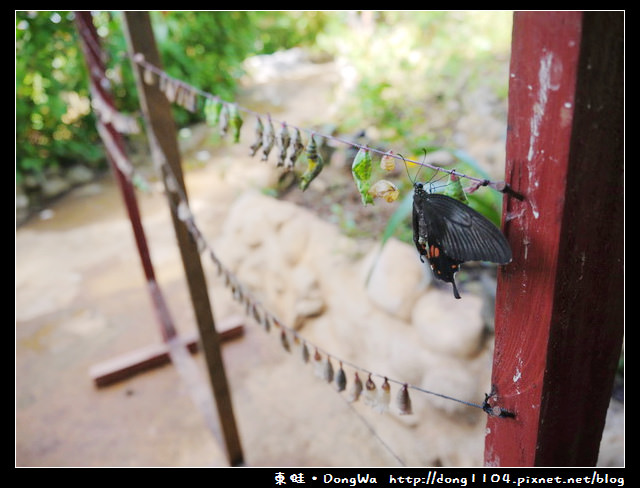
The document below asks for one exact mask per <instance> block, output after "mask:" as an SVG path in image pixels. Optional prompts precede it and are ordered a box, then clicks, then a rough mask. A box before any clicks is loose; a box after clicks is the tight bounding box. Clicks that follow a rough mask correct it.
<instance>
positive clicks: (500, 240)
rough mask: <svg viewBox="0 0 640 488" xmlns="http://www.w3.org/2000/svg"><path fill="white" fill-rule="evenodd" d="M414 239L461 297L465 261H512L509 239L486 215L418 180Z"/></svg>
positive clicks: (455, 292) (435, 270)
mask: <svg viewBox="0 0 640 488" xmlns="http://www.w3.org/2000/svg"><path fill="white" fill-rule="evenodd" d="M413 242H414V243H415V246H416V249H417V250H418V252H419V253H420V260H421V261H423V256H425V257H426V258H427V260H428V261H429V265H430V266H431V269H432V271H433V274H434V276H435V277H436V278H438V279H440V280H442V281H445V282H447V283H451V284H452V286H453V294H454V296H455V297H456V298H460V294H459V293H458V288H457V286H456V282H455V274H456V273H457V272H458V270H459V269H460V264H462V263H463V262H465V261H491V262H494V263H498V264H506V263H508V262H509V261H511V249H510V248H509V243H508V242H507V240H506V239H505V237H504V236H503V235H502V233H501V232H500V230H499V229H498V228H497V227H496V226H495V225H493V224H492V223H491V222H490V221H489V220H488V219H487V218H486V217H484V216H483V215H482V214H480V213H478V212H477V211H475V210H474V209H472V208H471V207H469V206H468V205H465V204H464V203H462V202H460V201H458V200H456V199H454V198H451V197H449V196H446V195H441V194H438V193H429V192H427V191H426V190H425V189H424V185H423V184H422V183H415V184H414V194H413Z"/></svg>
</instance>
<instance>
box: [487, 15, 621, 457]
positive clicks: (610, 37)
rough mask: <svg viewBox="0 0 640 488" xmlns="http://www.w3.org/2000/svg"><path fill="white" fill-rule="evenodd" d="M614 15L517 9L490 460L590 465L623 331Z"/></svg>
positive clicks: (618, 23)
mask: <svg viewBox="0 0 640 488" xmlns="http://www.w3.org/2000/svg"><path fill="white" fill-rule="evenodd" d="M623 39H624V13H623V12H518V13H516V14H515V16H514V26H513V41H512V54H511V67H510V85H509V115H508V132H507V147H506V150H507V154H506V157H507V167H506V180H507V182H508V183H509V184H510V185H511V186H512V187H513V189H514V190H515V191H517V192H519V193H520V194H522V195H524V197H525V198H524V200H523V201H522V202H521V201H518V200H516V199H514V198H509V197H505V206H504V212H503V221H504V222H505V223H504V230H505V233H506V235H507V237H508V239H509V241H510V243H511V245H512V250H513V254H514V259H513V262H512V263H511V264H509V265H508V266H505V267H503V269H502V270H501V271H500V273H499V277H498V292H497V299H496V324H495V329H496V337H495V341H496V342H495V355H494V363H493V373H492V383H493V385H494V387H495V397H494V398H493V399H492V400H493V401H495V402H497V404H499V405H500V406H502V407H504V408H506V409H508V410H510V411H513V412H515V414H516V417H515V418H514V419H505V418H494V417H490V418H489V420H488V423H487V432H488V433H487V435H486V440H485V464H486V465H489V466H594V465H595V464H596V461H597V456H598V450H599V445H600V440H601V436H602V431H603V428H604V422H605V416H606V411H607V408H608V405H609V400H610V397H611V391H612V385H613V379H614V374H615V369H616V365H617V362H618V359H619V356H620V352H621V346H622V340H623V320H624V312H623V306H624V303H623V299H624V277H623V274H624V270H623V256H624V235H623V232H624V217H623V215H624V197H623V192H624V187H623V182H624V179H623V162H624V144H623V128H624V127H623V123H624V113H623V109H624V100H623V93H624V92H623V88H624V69H623V67H624V51H623Z"/></svg>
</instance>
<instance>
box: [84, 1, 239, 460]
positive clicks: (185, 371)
mask: <svg viewBox="0 0 640 488" xmlns="http://www.w3.org/2000/svg"><path fill="white" fill-rule="evenodd" d="M124 18H125V27H126V33H127V41H128V44H129V50H130V52H131V53H142V54H143V55H144V56H145V58H146V59H148V60H149V61H150V62H152V63H153V64H155V65H156V66H161V63H160V58H159V54H158V52H157V48H156V45H155V39H154V37H153V31H152V29H151V23H150V19H149V13H148V12H125V13H124ZM76 24H77V27H78V31H79V32H80V38H81V39H82V45H83V50H84V54H85V59H86V61H87V65H88V68H89V75H90V76H89V77H90V83H91V88H92V90H93V91H94V92H96V93H97V94H99V96H100V97H101V99H102V101H103V102H104V103H107V104H109V105H110V106H111V108H113V101H112V98H111V96H110V93H109V92H108V91H107V89H106V88H105V86H104V84H103V81H104V80H105V77H104V73H105V69H104V64H103V61H102V51H101V49H100V41H99V37H98V35H97V32H96V29H95V26H94V25H93V19H92V16H91V13H90V12H76ZM134 72H135V74H136V83H137V86H138V92H139V95H140V99H141V105H142V109H143V112H144V115H145V119H146V121H147V129H148V135H149V140H150V144H151V145H152V147H151V150H152V154H153V155H154V157H159V158H162V161H163V162H166V163H167V164H168V165H169V167H170V168H171V172H172V174H173V176H174V177H175V179H176V180H177V183H178V185H179V186H180V189H181V191H182V194H183V195H186V194H187V193H186V189H185V186H184V180H183V176H182V168H181V163H180V153H179V150H178V144H177V140H176V128H175V125H174V121H173V118H172V115H171V107H170V105H169V102H168V101H167V99H166V97H165V96H164V95H163V94H162V93H161V92H160V90H159V89H158V88H157V87H151V86H148V85H146V84H145V83H144V82H143V81H142V77H141V73H140V70H139V68H138V67H137V66H136V65H135V64H134ZM100 123H101V122H100ZM102 127H103V128H104V130H105V133H104V134H103V140H104V139H105V138H106V139H108V140H107V141H105V145H106V146H107V155H108V159H109V162H110V165H111V168H112V170H113V173H114V175H115V178H116V181H117V182H118V185H119V187H120V191H121V193H122V196H123V199H124V202H125V207H126V209H127V212H128V215H129V219H130V221H131V225H132V228H133V233H134V237H135V241H136V245H137V247H138V253H139V255H140V259H141V262H142V267H143V270H144V273H145V277H146V280H147V286H148V289H149V293H150V295H151V298H152V302H153V305H154V310H155V312H156V315H157V318H158V320H159V323H160V331H161V334H162V337H163V340H164V342H163V344H160V345H152V346H149V347H147V348H143V349H141V350H137V351H134V352H132V353H129V354H127V355H125V356H121V357H118V358H114V359H111V360H109V361H105V362H103V363H100V364H97V365H95V366H94V367H93V368H92V369H91V371H90V374H91V376H92V377H93V380H94V383H95V384H96V385H97V386H104V385H107V384H110V383H113V382H114V381H119V380H121V379H124V378H126V377H129V376H131V375H132V374H135V373H137V372H140V371H144V370H148V369H149V368H151V367H155V366H158V365H160V364H164V363H166V362H168V361H169V360H170V361H171V362H172V364H173V365H174V367H175V368H176V369H177V370H178V372H179V374H180V376H181V378H182V380H183V381H184V382H185V384H186V385H187V387H188V390H189V392H190V394H191V396H192V399H193V400H194V402H195V403H196V405H197V406H198V407H199V409H200V410H201V412H202V414H203V416H204V418H205V421H206V423H207V425H208V427H209V428H210V430H211V431H212V432H213V434H214V435H215V436H216V437H218V438H219V439H220V437H221V439H220V440H221V442H222V444H223V446H224V448H225V450H226V454H227V458H228V461H229V464H230V465H232V466H238V465H241V464H242V463H243V453H242V448H241V444H240V437H239V435H238V431H237V427H236V423H235V418H234V415H233V407H232V403H231V396H230V391H229V386H228V383H227V378H226V374H225V371H224V364H223V362H222V355H221V351H220V346H221V342H222V341H223V340H228V339H231V338H234V337H238V336H239V335H241V334H242V333H243V328H242V326H241V325H235V326H233V327H231V328H229V329H227V330H226V331H225V332H224V333H220V332H218V331H217V330H216V327H215V323H214V319H213V313H212V309H211V304H210V301H209V296H208V291H207V284H206V280H205V276H204V272H203V270H202V264H201V262H200V254H199V252H198V248H197V244H196V242H195V241H194V240H193V239H192V238H191V236H190V234H189V231H188V229H187V228H186V226H185V224H184V223H183V222H182V221H180V220H179V219H178V217H177V215H176V212H175V211H174V209H175V208H176V206H177V200H174V201H170V202H169V203H170V207H171V209H172V212H171V215H172V220H173V226H174V229H175V233H176V239H177V241H178V246H179V249H180V254H181V257H182V263H183V267H184V270H185V275H186V279H187V284H188V287H189V292H190V295H191V301H192V304H193V307H194V311H195V316H196V321H197V324H198V334H197V336H191V337H187V338H181V337H179V336H178V335H177V332H176V330H175V327H174V325H173V321H172V319H171V317H170V314H169V311H168V308H167V306H166V303H165V301H164V297H163V296H162V293H161V291H160V288H159V286H158V285H157V283H156V280H155V275H154V270H153V265H152V263H151V259H150V254H149V250H148V247H147V243H146V238H145V235H144V230H143V227H142V223H141V219H140V213H139V210H138V206H137V202H136V198H135V193H134V191H133V186H132V184H131V182H130V181H129V180H128V178H127V177H126V176H125V175H124V174H123V172H122V170H121V168H120V167H119V165H118V164H117V158H118V157H119V154H120V155H122V154H124V144H123V142H122V138H121V136H120V134H119V133H118V132H117V131H116V130H115V129H114V127H113V125H112V124H111V123H109V122H106V123H104V124H102ZM115 153H119V154H115ZM165 185H166V180H165ZM165 188H166V186H165ZM166 193H167V195H168V198H169V199H177V196H175V195H174V194H173V193H172V192H170V191H167V192H166ZM198 343H200V344H201V346H202V347H201V349H202V352H203V354H204V357H205V360H206V364H207V369H208V373H209V375H208V376H209V383H210V386H211V389H212V390H213V399H212V395H211V392H207V391H204V390H203V388H202V387H201V383H202V381H201V379H200V374H199V370H198V368H197V367H196V365H195V363H194V361H193V359H192V358H191V356H190V352H193V351H194V350H195V349H196V345H197V344H198ZM213 400H215V405H214V402H213ZM216 413H217V415H216ZM220 428H221V432H220Z"/></svg>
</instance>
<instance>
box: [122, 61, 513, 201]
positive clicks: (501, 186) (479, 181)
mask: <svg viewBox="0 0 640 488" xmlns="http://www.w3.org/2000/svg"><path fill="white" fill-rule="evenodd" d="M132 59H133V61H134V62H135V63H136V64H138V65H139V66H141V67H143V68H144V69H148V70H150V71H152V72H153V73H155V74H156V75H157V76H159V77H162V78H164V79H165V80H170V81H171V82H173V83H175V84H177V85H179V86H181V87H182V88H184V89H186V90H189V91H191V92H193V93H196V94H198V95H200V96H202V97H204V98H208V99H211V100H217V101H219V102H221V103H223V104H225V105H235V106H236V107H237V109H238V110H239V111H241V112H245V113H247V114H250V115H253V116H255V117H258V118H263V117H265V118H269V119H270V120H271V121H272V122H276V123H280V124H286V126H287V127H290V128H293V129H298V130H300V131H303V132H306V133H307V134H309V135H311V136H319V137H322V138H324V139H328V140H331V141H334V142H338V143H341V144H345V145H348V146H351V147H353V148H357V149H364V150H368V151H371V152H373V153H376V154H379V155H381V156H388V157H393V158H395V159H397V160H402V161H404V162H405V163H412V164H416V165H418V166H423V167H427V168H430V169H432V170H434V171H439V172H442V173H446V174H449V175H455V176H457V177H459V178H465V179H467V180H470V181H473V182H475V183H474V185H472V187H471V188H470V189H469V191H475V190H476V189H477V188H479V187H481V186H488V187H490V188H492V189H494V190H496V191H499V192H501V193H508V194H511V195H513V196H516V197H518V198H520V195H518V194H517V193H516V192H514V191H513V190H512V189H511V187H510V186H509V185H508V184H507V183H506V182H504V181H492V180H490V179H487V178H478V177H475V176H470V175H467V174H465V173H461V172H459V171H456V170H455V169H447V168H442V167H440V166H436V165H433V164H429V163H426V162H421V161H415V160H413V159H409V158H405V157H403V156H402V155H401V154H399V153H395V152H393V151H389V150H386V151H385V150H381V149H377V148H374V147H371V146H367V145H365V144H359V143H357V142H354V141H350V140H348V139H344V138H342V137H338V136H334V135H330V134H324V133H321V132H318V131H316V130H313V129H308V128H305V127H299V126H296V125H293V124H289V123H288V122H286V121H285V120H279V119H277V118H273V117H271V115H270V114H263V113H260V112H257V111H255V110H251V109H249V108H247V107H243V106H241V105H238V104H237V103H234V102H229V101H226V100H223V99H222V98H221V97H220V96H219V95H215V94H213V93H209V92H206V91H204V90H202V89H200V88H198V87H195V86H193V85H191V84H189V83H187V82H186V81H184V80H180V79H178V78H175V77H173V76H171V75H169V74H168V73H167V72H166V71H164V70H162V69H160V68H158V67H157V66H155V65H153V64H151V63H149V62H148V61H147V60H146V59H145V58H144V55H143V54H141V53H136V54H134V55H133V56H132Z"/></svg>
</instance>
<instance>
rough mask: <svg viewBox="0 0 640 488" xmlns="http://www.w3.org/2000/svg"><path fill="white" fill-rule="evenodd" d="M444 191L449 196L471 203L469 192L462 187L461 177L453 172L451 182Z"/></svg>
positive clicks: (450, 176)
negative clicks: (468, 197)
mask: <svg viewBox="0 0 640 488" xmlns="http://www.w3.org/2000/svg"><path fill="white" fill-rule="evenodd" d="M443 193H444V194H445V195H447V196H448V197H451V198H455V199H456V200H458V201H459V202H462V203H466V204H467V205H468V204H469V200H468V199H467V194H466V193H465V191H464V188H462V183H461V182H460V178H458V176H457V175H455V174H453V173H450V174H449V182H448V183H447V186H446V187H445V189H444V192H443Z"/></svg>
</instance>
